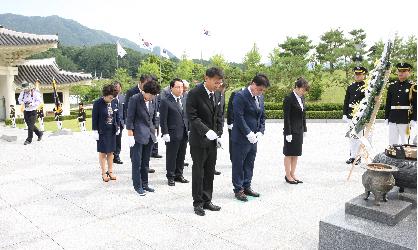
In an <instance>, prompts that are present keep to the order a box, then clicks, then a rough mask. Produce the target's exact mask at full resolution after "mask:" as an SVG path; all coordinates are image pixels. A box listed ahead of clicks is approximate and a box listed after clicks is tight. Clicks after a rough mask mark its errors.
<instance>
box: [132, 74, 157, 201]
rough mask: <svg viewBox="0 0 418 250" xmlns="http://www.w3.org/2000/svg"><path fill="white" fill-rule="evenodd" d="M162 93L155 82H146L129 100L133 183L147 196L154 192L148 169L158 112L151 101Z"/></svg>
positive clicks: (135, 187)
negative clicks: (150, 184) (149, 180)
mask: <svg viewBox="0 0 418 250" xmlns="http://www.w3.org/2000/svg"><path fill="white" fill-rule="evenodd" d="M159 91H160V86H159V85H158V83H157V82H156V81H154V80H150V81H148V82H146V83H145V84H144V86H143V89H142V90H141V92H140V93H138V94H135V95H134V96H132V97H131V98H130V100H129V104H128V105H129V107H128V114H127V121H126V129H127V130H128V142H129V146H130V147H131V149H130V156H131V162H132V181H133V186H134V189H135V190H136V191H137V192H138V193H139V194H140V195H145V192H144V190H145V191H148V192H154V189H153V188H151V187H150V186H149V185H148V168H149V160H150V156H151V149H152V145H153V144H154V142H156V141H157V138H156V136H155V126H154V124H155V120H156V119H157V112H156V110H155V107H154V106H153V105H152V103H151V101H152V99H154V97H155V95H157V94H158V92H159Z"/></svg>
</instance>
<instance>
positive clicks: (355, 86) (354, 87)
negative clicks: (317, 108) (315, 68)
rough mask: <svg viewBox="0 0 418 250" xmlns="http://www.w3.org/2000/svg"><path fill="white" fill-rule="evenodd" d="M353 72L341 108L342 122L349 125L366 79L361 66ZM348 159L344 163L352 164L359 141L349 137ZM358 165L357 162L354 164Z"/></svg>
mask: <svg viewBox="0 0 418 250" xmlns="http://www.w3.org/2000/svg"><path fill="white" fill-rule="evenodd" d="M353 72H354V80H355V81H354V82H353V83H352V84H351V85H350V86H348V87H347V91H346V92H345V98H344V106H343V120H344V121H345V122H347V123H348V124H350V121H351V119H352V118H353V110H354V107H355V106H356V105H357V104H358V103H360V101H361V100H362V99H363V98H364V84H365V83H364V79H365V78H366V74H367V72H368V71H367V69H366V68H365V67H362V66H357V67H354V68H353ZM349 140H350V158H349V159H348V160H347V161H346V162H345V163H347V164H351V163H353V162H354V159H355V158H356V156H357V154H358V151H359V149H360V140H359V139H355V138H351V137H350V139H349ZM356 164H358V162H356Z"/></svg>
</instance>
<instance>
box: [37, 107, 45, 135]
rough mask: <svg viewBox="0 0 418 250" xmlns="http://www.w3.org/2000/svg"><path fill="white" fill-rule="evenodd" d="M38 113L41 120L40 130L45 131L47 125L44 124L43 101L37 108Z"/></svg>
mask: <svg viewBox="0 0 418 250" xmlns="http://www.w3.org/2000/svg"><path fill="white" fill-rule="evenodd" d="M36 115H37V116H38V121H39V130H41V131H45V126H44V116H45V115H44V104H43V103H41V105H39V107H38V109H37V110H36Z"/></svg>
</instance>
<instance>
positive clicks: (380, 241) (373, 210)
mask: <svg viewBox="0 0 418 250" xmlns="http://www.w3.org/2000/svg"><path fill="white" fill-rule="evenodd" d="M398 191H399V188H397V187H395V188H394V189H393V190H392V191H391V192H389V193H388V199H389V201H388V202H381V203H380V206H374V205H373V202H374V201H373V197H372V196H371V198H369V200H367V201H366V200H364V199H363V198H364V194H362V195H359V196H357V197H355V198H354V199H352V200H350V201H348V202H347V203H346V204H345V209H342V208H341V209H340V210H338V211H336V212H335V213H333V214H331V215H329V216H327V217H326V218H324V219H322V220H321V221H320V222H319V246H318V247H319V249H330V250H331V249H332V250H334V249H356V250H358V249H385V250H387V249H416V248H417V210H416V199H417V198H416V191H415V193H411V192H408V190H406V191H407V192H405V193H399V192H398ZM414 202H415V207H414V206H413V203H414Z"/></svg>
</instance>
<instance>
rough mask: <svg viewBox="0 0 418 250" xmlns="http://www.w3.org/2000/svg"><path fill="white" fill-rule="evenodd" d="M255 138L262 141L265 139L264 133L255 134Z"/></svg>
mask: <svg viewBox="0 0 418 250" xmlns="http://www.w3.org/2000/svg"><path fill="white" fill-rule="evenodd" d="M255 136H256V137H257V141H260V140H261V139H262V138H263V133H261V132H257V133H256V134H255Z"/></svg>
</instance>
